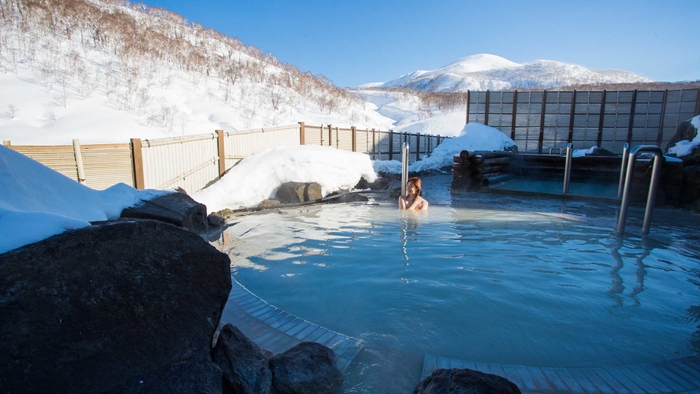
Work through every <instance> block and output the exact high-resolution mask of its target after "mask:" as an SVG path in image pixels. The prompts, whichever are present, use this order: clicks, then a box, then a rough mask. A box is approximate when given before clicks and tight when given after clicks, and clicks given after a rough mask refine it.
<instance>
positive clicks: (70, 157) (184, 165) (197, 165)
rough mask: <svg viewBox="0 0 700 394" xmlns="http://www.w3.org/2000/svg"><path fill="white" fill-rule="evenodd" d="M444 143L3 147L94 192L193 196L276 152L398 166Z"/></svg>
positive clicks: (261, 132) (369, 135)
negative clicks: (337, 154)
mask: <svg viewBox="0 0 700 394" xmlns="http://www.w3.org/2000/svg"><path fill="white" fill-rule="evenodd" d="M443 140H444V137H441V136H434V135H421V134H412V133H397V132H393V131H391V130H389V131H384V130H376V129H358V128H356V127H351V128H339V127H333V126H332V125H318V126H312V125H306V124H304V123H303V122H300V123H299V124H296V125H291V126H278V127H271V128H260V129H253V130H246V131H236V132H224V131H223V130H216V132H214V133H208V134H200V135H194V136H186V137H174V138H162V139H153V140H148V139H145V140H141V139H137V138H136V139H132V140H131V142H130V143H128V144H100V145H80V143H79V141H78V140H74V141H73V145H65V146H17V145H12V144H11V143H10V141H5V142H4V143H3V144H4V145H6V146H8V147H9V148H12V149H14V150H16V151H18V152H20V153H23V154H25V155H26V156H28V157H30V158H32V159H34V160H36V161H38V162H40V163H42V164H44V165H46V166H48V167H50V168H52V169H54V170H56V171H58V172H59V173H61V174H63V175H65V176H67V177H69V178H71V179H74V180H76V181H79V182H80V183H83V184H85V185H86V186H90V187H92V188H95V189H105V188H107V187H109V186H111V185H114V184H116V183H119V182H123V183H126V184H128V185H131V186H134V187H136V188H137V189H168V188H174V187H181V188H183V189H185V190H186V191H188V192H196V191H198V190H200V189H203V188H204V187H206V186H208V185H209V184H211V183H213V182H215V181H216V180H218V179H219V178H220V177H221V176H222V175H223V174H224V173H225V172H226V171H227V170H228V169H230V168H231V167H233V166H234V165H236V163H238V162H239V161H241V160H242V159H244V158H246V157H248V156H250V155H253V154H255V153H257V152H260V151H262V150H266V149H270V148H274V147H279V146H298V145H321V146H332V147H335V148H337V149H339V150H345V151H352V152H360V153H365V154H368V155H369V156H370V158H372V159H373V160H394V159H395V160H400V158H401V157H400V155H401V143H402V142H408V143H409V144H410V148H411V149H410V157H409V161H410V162H413V161H416V160H419V159H420V158H421V156H427V155H429V154H430V153H431V152H432V151H433V150H434V149H435V147H436V146H438V145H439V144H440V143H441V142H442V141H443Z"/></svg>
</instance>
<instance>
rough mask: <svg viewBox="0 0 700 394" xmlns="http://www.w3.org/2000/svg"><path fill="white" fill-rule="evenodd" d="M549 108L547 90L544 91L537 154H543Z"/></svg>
mask: <svg viewBox="0 0 700 394" xmlns="http://www.w3.org/2000/svg"><path fill="white" fill-rule="evenodd" d="M546 108H547V90H543V91H542V113H541V114H540V136H539V138H538V139H537V154H538V155H541V154H542V144H543V142H544V113H545V109H546Z"/></svg>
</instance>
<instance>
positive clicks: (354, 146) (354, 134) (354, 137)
mask: <svg viewBox="0 0 700 394" xmlns="http://www.w3.org/2000/svg"><path fill="white" fill-rule="evenodd" d="M350 130H352V151H353V152H357V128H355V126H350Z"/></svg>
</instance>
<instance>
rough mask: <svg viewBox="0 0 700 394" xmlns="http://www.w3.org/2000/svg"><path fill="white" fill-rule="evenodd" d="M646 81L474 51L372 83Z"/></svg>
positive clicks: (443, 87)
mask: <svg viewBox="0 0 700 394" xmlns="http://www.w3.org/2000/svg"><path fill="white" fill-rule="evenodd" d="M647 82H654V81H653V80H652V79H650V78H647V77H645V76H643V75H640V74H635V73H632V72H629V71H624V70H600V69H594V68H588V67H585V66H581V65H579V64H574V63H565V62H560V61H556V60H534V61H531V62H526V63H522V64H519V63H515V62H512V61H510V60H508V59H506V58H503V57H501V56H497V55H491V54H475V55H469V56H466V57H463V58H461V59H459V60H457V61H455V62H452V63H450V64H447V65H445V66H443V67H440V68H437V69H435V70H417V71H413V72H410V73H407V74H403V75H401V76H399V77H397V78H394V79H392V80H390V81H388V82H384V83H381V84H378V83H373V84H372V85H374V87H383V88H390V87H398V88H409V89H414V90H419V91H427V92H466V91H467V90H508V89H551V88H558V87H563V86H569V85H583V84H604V83H613V84H614V83H647ZM367 85H369V84H367ZM377 85H378V86H377ZM364 86H366V85H360V87H364Z"/></svg>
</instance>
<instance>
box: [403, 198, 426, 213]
mask: <svg viewBox="0 0 700 394" xmlns="http://www.w3.org/2000/svg"><path fill="white" fill-rule="evenodd" d="M426 203H427V201H425V200H424V199H423V197H421V196H416V198H415V199H413V202H412V203H411V205H409V206H408V208H406V209H410V210H414V209H424V208H423V207H422V204H426ZM426 208H427V207H426Z"/></svg>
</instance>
